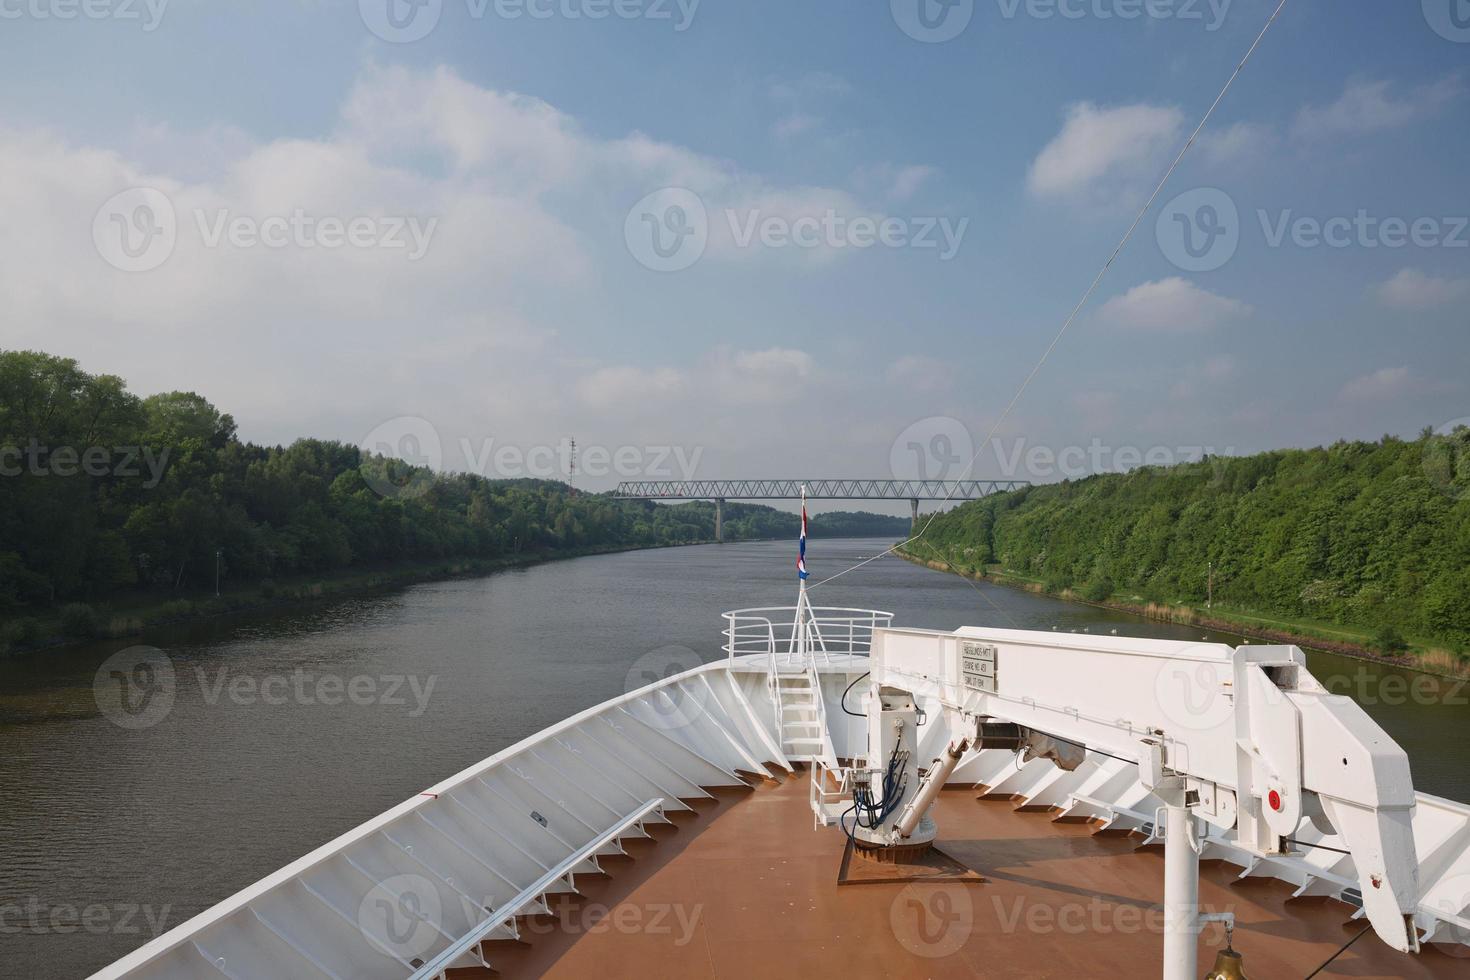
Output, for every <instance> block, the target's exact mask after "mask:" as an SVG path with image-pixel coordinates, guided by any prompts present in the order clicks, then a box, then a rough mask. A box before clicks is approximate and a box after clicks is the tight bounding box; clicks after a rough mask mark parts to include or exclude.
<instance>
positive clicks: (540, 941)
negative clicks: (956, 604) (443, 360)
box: [466, 774, 1470, 980]
mask: <svg viewBox="0 0 1470 980" xmlns="http://www.w3.org/2000/svg"><path fill="white" fill-rule="evenodd" d="M807 792H808V786H807V778H806V776H805V774H798V775H796V776H794V777H789V778H787V779H786V780H784V781H783V782H781V783H779V784H771V783H765V784H762V785H760V786H758V787H756V788H755V789H754V790H750V791H743V790H731V791H722V792H721V793H720V795H719V798H718V799H717V800H716V801H715V802H713V803H710V802H705V803H703V804H700V805H699V806H698V813H697V815H689V814H686V815H684V817H682V818H679V819H678V826H677V827H660V828H655V829H654V834H655V837H656V838H657V840H656V842H655V841H636V842H633V843H632V844H630V846H629V848H628V850H629V855H630V856H629V858H618V859H616V860H613V861H608V862H606V867H607V870H608V871H609V872H610V875H609V876H607V877H601V876H589V877H583V878H581V879H579V880H578V887H579V888H580V889H581V890H582V891H583V893H584V894H583V896H582V897H580V898H576V899H573V900H570V901H566V902H563V903H561V904H560V906H559V908H558V919H556V920H552V919H549V918H544V917H543V918H541V919H535V920H527V921H526V922H525V923H524V928H523V932H524V934H525V938H526V940H527V941H526V942H524V943H520V944H512V943H497V944H495V945H494V946H493V947H487V953H488V954H489V955H490V957H491V960H492V962H493V963H494V964H495V965H496V967H497V969H498V972H499V973H500V975H501V976H506V977H521V976H527V977H529V976H548V977H558V978H577V980H580V978H588V977H592V978H597V980H616V978H622V977H628V978H633V977H637V978H640V980H642V978H649V977H654V978H675V977H677V978H681V980H682V978H691V980H692V978H705V977H720V978H739V980H780V978H787V977H804V978H819V977H843V978H868V977H905V978H907V977H915V978H918V977H936V978H939V977H974V976H980V977H987V978H1012V977H1098V978H1107V977H1129V978H1134V977H1157V976H1158V975H1159V972H1160V968H1161V962H1162V942H1163V940H1162V935H1161V933H1160V931H1159V930H1160V924H1161V921H1162V913H1161V912H1160V911H1159V909H1158V905H1157V903H1158V902H1160V901H1161V900H1162V897H1163V855H1162V852H1159V851H1153V850H1150V851H1141V852H1140V851H1135V850H1134V847H1135V844H1136V842H1135V841H1133V840H1130V839H1128V838H1123V837H1108V836H1093V834H1092V831H1091V828H1089V827H1086V826H1079V825H1066V824H1058V823H1053V822H1052V821H1051V820H1050V819H1048V818H1047V816H1046V815H1044V814H1037V813H1019V812H1016V811H1014V810H1013V809H1012V807H1011V805H1010V804H1007V803H1004V802H994V801H985V802H982V801H980V800H978V799H977V798H976V794H975V793H974V792H972V791H957V790H954V791H946V792H945V793H944V794H943V796H942V797H941V799H940V802H939V804H938V811H937V814H936V816H937V819H938V821H939V827H940V842H941V844H942V846H943V848H944V849H945V851H946V852H948V853H949V854H950V855H951V856H953V857H955V858H957V859H958V860H960V861H962V862H964V863H965V864H967V865H969V866H970V867H972V868H974V869H976V870H977V871H980V872H981V873H983V874H984V875H985V876H986V877H987V878H988V880H987V881H986V882H983V883H970V884H914V885H903V884H862V885H846V886H838V885H837V883H836V880H837V872H838V867H839V864H840V862H841V857H842V851H843V847H844V844H845V838H844V836H843V834H842V832H841V831H840V830H839V829H838V828H836V827H830V828H826V829H823V830H820V831H817V830H813V829H812V814H811V810H810V809H809V808H808V805H807ZM1237 870H1238V869H1235V868H1233V866H1230V865H1224V864H1219V863H1217V862H1211V863H1207V864H1206V865H1205V867H1204V868H1203V869H1202V872H1201V894H1200V901H1201V903H1202V904H1203V906H1204V907H1205V910H1206V911H1222V912H1223V911H1232V912H1234V913H1235V916H1236V921H1237V923H1238V925H1237V928H1236V934H1235V938H1236V942H1235V945H1236V948H1237V949H1239V950H1241V951H1242V952H1243V953H1244V955H1245V967H1246V971H1247V973H1248V975H1249V976H1251V977H1253V978H1255V980H1300V978H1304V977H1306V976H1307V975H1308V974H1309V973H1311V972H1312V970H1314V969H1316V968H1317V967H1318V966H1319V965H1320V964H1321V963H1322V962H1323V961H1324V960H1326V959H1327V958H1328V957H1329V956H1331V955H1332V954H1333V953H1334V952H1336V951H1337V949H1338V947H1340V946H1341V945H1342V944H1343V943H1344V942H1346V941H1347V940H1348V939H1350V938H1352V936H1353V935H1354V934H1355V932H1356V931H1358V930H1359V929H1361V928H1362V925H1361V924H1360V923H1351V924H1349V923H1348V914H1349V911H1350V910H1348V909H1347V908H1346V907H1345V906H1342V905H1340V904H1337V903H1311V902H1305V903H1304V902H1291V903H1288V902H1287V901H1286V899H1287V898H1288V896H1289V895H1290V893H1291V889H1290V888H1288V887H1287V886H1286V885H1284V884H1282V883H1280V882H1275V881H1268V880H1261V881H1251V882H1249V883H1245V884H1241V885H1233V884H1231V882H1232V880H1233V879H1234V878H1235V875H1236V873H1237ZM1222 942H1223V933H1222V931H1221V930H1220V928H1219V927H1218V926H1212V927H1209V928H1207V929H1206V932H1205V934H1204V935H1203V936H1202V937H1201V941H1200V972H1201V975H1203V973H1204V972H1205V970H1206V969H1207V968H1208V967H1209V965H1210V964H1211V963H1213V961H1214V956H1215V952H1216V950H1217V949H1219V948H1220V946H1221V945H1222ZM466 973H468V971H466ZM1320 976H1323V977H1353V978H1373V977H1385V978H1389V977H1394V978H1397V977H1406V978H1420V977H1446V978H1448V977H1459V978H1461V980H1465V978H1467V977H1470V959H1456V958H1452V957H1450V956H1448V955H1445V954H1443V953H1440V952H1435V951H1428V952H1426V953H1424V954H1422V955H1420V956H1417V957H1414V956H1408V955H1404V954H1401V953H1398V952H1396V951H1394V950H1391V949H1389V948H1388V947H1387V946H1384V945H1383V944H1382V943H1381V942H1379V940H1378V939H1377V937H1376V936H1372V935H1369V936H1364V937H1363V938H1362V939H1361V940H1360V941H1359V942H1357V943H1356V944H1355V945H1354V946H1353V947H1352V948H1351V949H1350V950H1348V951H1347V952H1346V953H1344V954H1343V955H1342V956H1340V957H1339V958H1338V959H1337V960H1336V961H1335V962H1334V963H1333V964H1332V966H1331V967H1329V968H1328V969H1327V970H1324V971H1323V972H1322V973H1321V974H1320Z"/></svg>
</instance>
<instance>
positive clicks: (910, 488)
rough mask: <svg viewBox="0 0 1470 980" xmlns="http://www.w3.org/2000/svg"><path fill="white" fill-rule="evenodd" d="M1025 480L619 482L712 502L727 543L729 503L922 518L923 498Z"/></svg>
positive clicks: (635, 494)
mask: <svg viewBox="0 0 1470 980" xmlns="http://www.w3.org/2000/svg"><path fill="white" fill-rule="evenodd" d="M1030 485H1031V484H1030V483H1028V482H1026V481H1025V480H645V481H641V482H634V483H620V484H618V488H617V490H615V491H614V492H613V496H615V497H622V498H624V499H627V500H713V501H714V502H715V537H716V538H717V539H718V540H720V541H723V540H724V539H725V536H724V516H725V514H724V504H725V501H727V500H800V499H801V497H802V489H803V488H805V490H806V497H807V499H808V500H907V501H908V502H909V503H910V504H912V505H913V517H914V520H915V521H917V520H918V519H919V501H921V500H946V501H948V500H978V499H980V498H981V497H989V496H991V495H992V494H997V493H1006V492H1008V491H1011V490H1020V489H1022V488H1023V487H1029V486H1030Z"/></svg>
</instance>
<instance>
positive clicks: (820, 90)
mask: <svg viewBox="0 0 1470 980" xmlns="http://www.w3.org/2000/svg"><path fill="white" fill-rule="evenodd" d="M767 91H768V94H769V95H770V97H771V99H772V101H774V102H776V103H778V104H779V105H781V106H783V107H784V111H783V113H782V115H781V117H780V118H779V119H777V120H776V122H775V124H774V125H772V127H771V132H772V133H774V134H775V135H776V137H777V138H779V139H790V138H792V137H795V136H800V135H802V134H803V133H807V132H811V131H813V130H816V129H820V128H821V127H822V125H823V124H824V123H825V122H826V119H825V117H824V116H823V114H822V112H821V111H820V109H817V108H813V107H814V106H822V107H825V106H827V105H829V104H831V103H832V102H835V101H837V100H839V99H841V98H842V97H844V96H846V95H848V94H849V93H850V92H851V91H852V86H851V85H849V84H848V83H847V80H846V79H844V78H841V77H839V76H837V75H833V74H831V73H829V72H820V71H819V72H809V73H808V74H806V75H802V76H801V77H799V78H794V79H785V80H779V81H774V82H772V83H771V84H770V87H769V89H768V90H767Z"/></svg>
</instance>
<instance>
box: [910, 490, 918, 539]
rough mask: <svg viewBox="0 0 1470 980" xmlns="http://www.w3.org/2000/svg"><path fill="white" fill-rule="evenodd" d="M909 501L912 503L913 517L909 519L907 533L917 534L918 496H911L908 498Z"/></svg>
mask: <svg viewBox="0 0 1470 980" xmlns="http://www.w3.org/2000/svg"><path fill="white" fill-rule="evenodd" d="M909 503H910V504H912V505H913V509H914V516H913V518H912V519H911V521H910V523H909V533H910V534H918V533H919V498H918V497H911V498H909Z"/></svg>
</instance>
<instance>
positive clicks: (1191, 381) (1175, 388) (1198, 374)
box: [1169, 354, 1237, 399]
mask: <svg viewBox="0 0 1470 980" xmlns="http://www.w3.org/2000/svg"><path fill="white" fill-rule="evenodd" d="M1236 366H1237V365H1236V361H1235V358H1234V357H1231V356H1230V355H1229V354H1217V355H1215V356H1214V357H1210V358H1207V359H1206V360H1205V361H1204V363H1202V364H1190V365H1188V366H1187V367H1185V369H1184V373H1183V376H1182V377H1180V378H1179V379H1178V380H1177V381H1175V382H1174V384H1173V385H1172V386H1171V387H1170V389H1169V397H1170V398H1175V399H1188V398H1193V397H1195V396H1196V395H1198V394H1199V393H1200V391H1201V390H1202V389H1205V388H1208V387H1211V386H1214V385H1220V384H1223V383H1224V382H1226V381H1229V380H1231V379H1232V378H1234V377H1235V370H1236Z"/></svg>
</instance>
